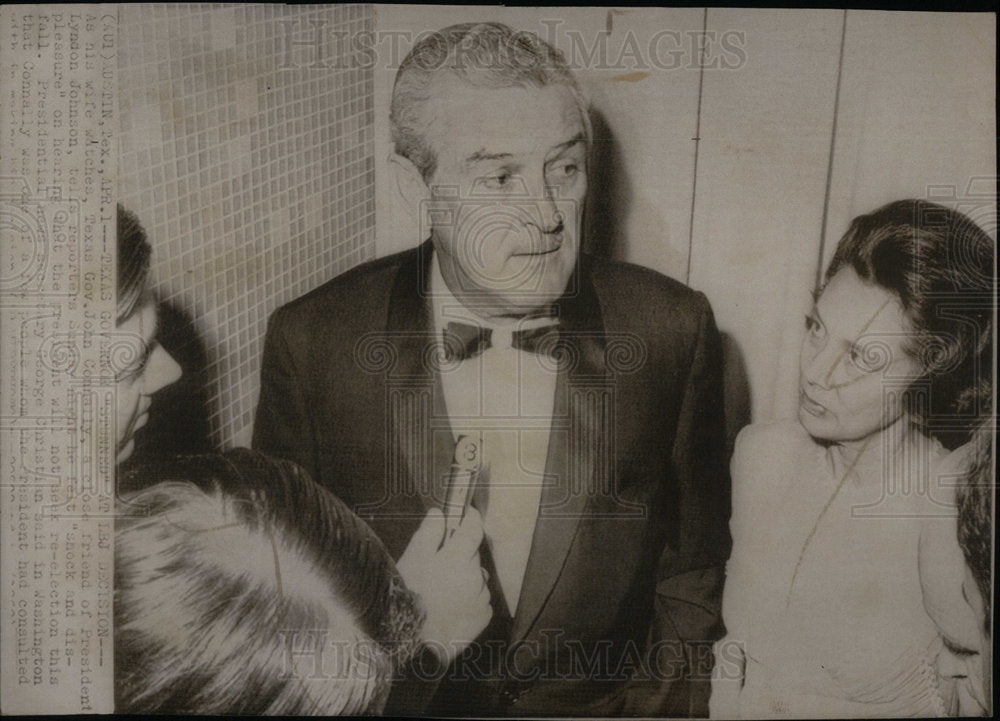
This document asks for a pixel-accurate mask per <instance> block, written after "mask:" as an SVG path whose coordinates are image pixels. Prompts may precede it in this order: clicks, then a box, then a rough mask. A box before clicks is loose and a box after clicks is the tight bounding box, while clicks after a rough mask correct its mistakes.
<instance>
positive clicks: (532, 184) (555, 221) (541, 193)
mask: <svg viewBox="0 0 1000 721" xmlns="http://www.w3.org/2000/svg"><path fill="white" fill-rule="evenodd" d="M525 182H526V184H527V188H528V193H529V196H528V197H529V198H530V199H531V200H532V201H533V202H534V205H535V207H536V208H537V216H536V214H535V213H533V214H532V223H533V224H534V225H536V226H537V227H538V229H539V230H540V231H542V232H543V233H561V232H562V230H563V227H564V224H565V214H564V213H563V211H562V210H560V209H559V204H558V202H557V201H558V200H559V198H558V197H557V192H558V191H557V189H556V188H554V187H552V186H550V185H548V184H547V183H546V182H545V175H544V173H543V174H541V175H540V176H538V177H531V178H525Z"/></svg>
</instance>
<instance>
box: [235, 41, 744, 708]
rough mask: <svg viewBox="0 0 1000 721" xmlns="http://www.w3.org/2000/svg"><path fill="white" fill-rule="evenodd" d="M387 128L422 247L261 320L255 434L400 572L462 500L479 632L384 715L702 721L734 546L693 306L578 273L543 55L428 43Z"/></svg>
mask: <svg viewBox="0 0 1000 721" xmlns="http://www.w3.org/2000/svg"><path fill="white" fill-rule="evenodd" d="M391 125H392V132H393V140H394V143H395V154H394V156H393V157H392V158H391V162H390V168H391V174H392V177H393V179H394V186H395V189H396V190H398V194H399V199H400V200H401V201H402V207H405V208H407V209H408V210H409V212H410V213H411V215H412V217H413V227H414V228H415V229H419V230H420V238H417V239H416V240H424V242H423V243H422V244H420V245H419V246H418V247H416V248H414V249H412V250H409V251H406V252H403V253H399V254H397V255H393V256H391V257H386V258H382V259H379V260H376V261H373V262H370V263H366V264H364V265H362V266H360V267H357V268H355V269H353V270H351V271H349V272H347V273H345V274H343V275H341V276H339V277H337V278H335V279H333V280H332V281H330V282H329V283H327V284H325V285H324V286H322V287H320V288H317V289H316V290H314V291H313V292H311V293H309V294H307V295H306V296H304V297H302V298H299V299H298V300H296V301H294V302H292V303H290V304H288V305H286V306H284V307H283V308H280V309H279V310H278V311H276V312H275V314H274V315H273V316H272V318H271V320H270V324H269V328H268V333H267V339H266V342H265V350H264V359H263V368H262V371H261V396H260V403H259V406H258V409H257V417H256V424H255V428H254V445H255V447H257V448H259V449H261V450H263V451H266V452H269V453H272V454H275V455H278V456H283V457H286V458H290V459H292V460H294V461H296V462H298V463H300V464H302V465H303V466H305V467H306V468H307V469H308V470H309V471H310V472H311V473H312V475H313V477H314V478H315V479H316V480H317V481H318V482H319V483H321V484H322V485H324V486H326V487H328V488H329V489H331V490H332V491H333V492H334V493H335V494H337V495H338V496H339V497H341V498H342V499H344V500H345V501H346V502H347V503H348V504H349V505H350V507H351V508H352V509H353V510H355V511H356V512H357V513H358V514H359V515H361V516H362V517H363V518H364V519H365V520H366V521H368V522H369V523H370V524H371V525H372V527H373V528H374V529H375V531H376V533H377V534H378V535H379V536H380V537H381V538H382V539H383V541H384V542H385V544H386V546H387V547H388V549H389V551H390V553H391V554H392V555H393V557H394V558H399V557H400V556H401V555H402V554H403V553H404V551H406V550H407V548H408V546H409V545H410V541H411V538H412V537H413V536H414V533H415V531H416V529H417V528H418V526H420V524H421V521H422V519H423V518H424V516H425V514H427V513H428V512H429V511H430V509H435V508H442V507H444V508H445V512H446V515H449V516H451V515H452V514H453V513H455V512H456V511H454V507H453V505H451V504H449V503H446V501H448V500H449V499H451V498H452V496H451V495H449V494H452V493H453V492H454V488H456V487H458V488H464V487H465V486H464V481H469V482H470V485H469V486H468V490H467V492H466V494H465V496H464V497H465V498H467V499H471V507H472V508H475V509H477V510H478V512H479V513H480V514H481V516H482V519H483V527H484V531H485V536H484V541H483V544H482V546H481V547H480V551H479V560H480V562H481V564H482V568H483V577H484V578H485V579H486V582H487V585H488V588H489V591H490V596H491V599H492V608H493V613H492V619H491V620H490V621H489V625H488V626H487V627H486V628H485V630H484V631H483V632H482V633H481V634H480V635H479V636H478V637H477V638H476V639H475V642H474V643H472V644H470V645H465V644H462V643H460V642H461V639H457V640H454V643H452V641H453V640H452V639H448V638H446V637H444V638H442V637H438V638H425V639H424V640H425V642H426V648H427V649H428V650H429V652H428V653H425V654H424V655H423V656H420V657H418V662H417V663H415V664H414V665H413V667H412V668H411V669H410V672H409V676H410V678H409V679H406V680H403V681H400V682H399V683H397V684H395V685H394V687H393V698H392V699H390V704H389V707H388V708H387V712H389V711H394V712H399V713H407V712H409V713H418V712H427V713H435V714H447V715H463V714H466V715H467V714H474V715H502V714H511V715H547V714H549V715H551V714H554V715H572V716H586V715H601V716H609V715H644V716H650V715H670V716H699V715H705V714H706V713H707V698H708V691H709V674H710V672H711V669H712V662H713V659H712V653H711V645H712V643H713V641H715V640H716V639H717V638H719V637H720V636H721V635H722V631H723V629H722V628H721V621H720V608H719V607H720V595H721V586H722V578H723V571H722V569H723V567H724V564H725V561H726V558H727V557H728V554H729V546H730V539H729V534H728V527H727V523H728V518H729V478H728V473H727V458H726V453H725V446H724V430H723V415H722V408H723V403H722V368H721V365H722V359H721V348H720V339H719V335H718V331H717V330H716V328H715V324H714V320H713V318H712V313H711V309H710V308H709V305H708V302H707V301H706V300H705V298H704V296H703V295H702V294H700V293H697V292H695V291H692V290H690V289H688V288H687V287H685V286H683V285H682V284H680V283H678V282H676V281H673V280H671V279H669V278H666V277H664V276H662V275H659V274H658V273H655V272H653V271H650V270H647V269H644V268H640V267H637V266H633V265H629V264H624V263H616V262H610V261H607V260H601V259H597V258H593V257H590V256H588V255H587V254H583V253H581V252H580V238H581V232H580V230H581V221H582V217H583V201H584V198H585V195H586V189H587V156H588V150H589V147H590V143H591V128H590V122H589V117H588V113H587V106H586V103H585V101H584V98H583V94H582V92H581V90H580V88H579V86H578V84H577V82H576V80H575V79H574V77H573V75H572V73H571V71H570V70H569V68H568V67H567V65H566V63H565V61H564V59H563V57H562V56H561V54H560V53H559V52H558V51H557V50H555V49H554V48H552V47H551V46H549V45H548V44H547V43H545V42H544V41H542V40H541V39H539V38H538V37H537V36H535V35H533V34H530V33H524V32H515V31H513V30H511V29H510V28H508V27H506V26H504V25H500V24H496V23H485V24H463V25H454V26H450V27H448V28H445V29H444V30H441V31H440V32H437V33H434V34H432V35H430V36H429V37H427V38H425V39H424V40H422V41H421V42H419V43H417V45H416V46H415V47H414V48H413V50H412V52H411V53H410V54H409V55H408V56H407V58H406V59H405V60H404V62H403V63H402V64H401V66H400V69H399V71H398V73H397V76H396V83H395V86H394V89H393V98H392V108H391ZM456 447H457V448H458V453H456ZM470 449H471V451H470ZM470 478H471V481H470ZM460 481H462V482H463V483H460ZM460 498H461V496H460ZM462 507H463V506H462V505H461V504H459V505H458V508H459V511H458V513H460V509H461V508H462ZM431 513H436V511H431ZM417 535H418V536H419V535H420V534H417ZM425 555H426V554H425ZM419 558H420V554H414V553H411V554H409V559H408V562H406V563H401V564H400V572H401V573H402V574H403V577H404V579H405V580H406V582H407V585H409V586H411V588H412V587H415V585H416V583H419V576H420V575H421V571H420V565H421V563H420V561H419ZM414 559H417V560H414ZM432 563H433V561H432V560H428V561H427V564H428V565H432ZM414 577H417V580H415V582H414V583H411V579H413V578H414ZM456 624H457V619H456ZM445 636H447V634H445ZM454 649H460V653H459V652H457V651H455V650H454ZM421 659H422V660H421ZM428 659H429V660H428Z"/></svg>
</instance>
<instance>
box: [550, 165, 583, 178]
mask: <svg viewBox="0 0 1000 721" xmlns="http://www.w3.org/2000/svg"><path fill="white" fill-rule="evenodd" d="M551 172H552V175H553V176H554V177H555V179H556V180H568V179H569V178H573V177H575V176H576V175H577V174H578V173H579V172H580V166H579V165H577V164H576V163H564V164H563V165H557V166H556V167H555V168H553V169H552V171H551Z"/></svg>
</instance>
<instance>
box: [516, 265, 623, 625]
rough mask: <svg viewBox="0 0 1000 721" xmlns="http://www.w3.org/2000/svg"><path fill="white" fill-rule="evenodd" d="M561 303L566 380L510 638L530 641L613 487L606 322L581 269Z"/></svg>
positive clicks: (561, 379) (562, 375)
mask: <svg viewBox="0 0 1000 721" xmlns="http://www.w3.org/2000/svg"><path fill="white" fill-rule="evenodd" d="M582 264H583V261H582V260H581V263H580V264H578V265H577V270H576V273H575V275H574V283H572V284H571V287H570V289H569V290H568V291H567V293H566V294H565V295H564V297H563V298H562V299H560V301H559V303H558V313H559V318H560V337H559V344H558V346H557V348H558V350H557V358H558V359H559V375H558V377H557V380H556V399H555V404H554V407H553V414H552V427H551V433H550V436H549V449H548V455H547V458H546V465H545V485H544V488H543V489H542V497H541V503H540V506H539V511H538V519H537V521H536V523H535V532H534V535H533V537H532V541H531V552H530V554H529V556H528V564H527V568H526V569H525V575H524V583H523V584H522V587H521V596H520V599H519V600H518V606H517V611H516V614H515V617H514V624H513V627H512V630H511V641H512V642H517V641H518V640H520V639H522V638H524V637H525V636H526V635H527V634H528V632H529V631H530V630H531V628H532V626H533V625H534V623H535V621H536V620H537V619H538V617H539V615H540V613H541V611H542V609H543V607H544V605H545V602H546V600H547V599H548V598H549V596H550V594H551V592H552V589H553V587H554V586H555V584H556V581H557V580H558V578H559V574H560V573H561V571H562V569H563V566H564V565H565V562H566V558H567V556H568V554H569V551H570V548H571V546H572V543H573V538H574V537H575V535H576V532H577V529H578V527H579V524H580V521H581V519H582V518H583V515H584V514H585V513H586V512H587V508H588V501H589V499H590V496H591V495H592V494H593V493H595V491H596V489H597V488H605V487H610V478H609V477H608V475H609V474H610V473H611V472H612V467H611V446H610V438H609V437H608V431H609V430H610V428H611V425H612V424H611V423H610V420H609V419H610V414H611V413H613V410H614V409H613V408H610V407H609V405H610V401H611V397H610V395H609V380H608V374H607V368H606V366H605V362H604V352H605V336H604V321H603V319H602V317H601V312H600V304H599V303H598V299H597V295H596V292H595V291H594V288H593V286H592V284H591V282H590V279H589V276H588V275H586V274H585V273H584V272H583V270H582V269H581V266H582Z"/></svg>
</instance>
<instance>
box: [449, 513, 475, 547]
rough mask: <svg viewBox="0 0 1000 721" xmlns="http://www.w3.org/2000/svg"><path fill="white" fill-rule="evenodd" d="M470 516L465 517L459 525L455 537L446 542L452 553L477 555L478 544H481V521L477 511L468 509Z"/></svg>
mask: <svg viewBox="0 0 1000 721" xmlns="http://www.w3.org/2000/svg"><path fill="white" fill-rule="evenodd" d="M469 512H470V513H472V514H473V515H472V516H468V515H467V516H466V517H465V518H464V519H463V520H462V523H461V524H460V525H459V527H458V530H457V531H455V535H454V536H452V537H451V539H450V540H449V541H448V545H449V547H450V548H451V550H452V551H453V552H454V553H457V554H463V553H465V554H469V555H472V554H473V553H477V552H478V550H479V544H481V543H482V542H483V521H482V517H481V516H480V515H479V511H477V510H476V509H474V508H470V509H469Z"/></svg>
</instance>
